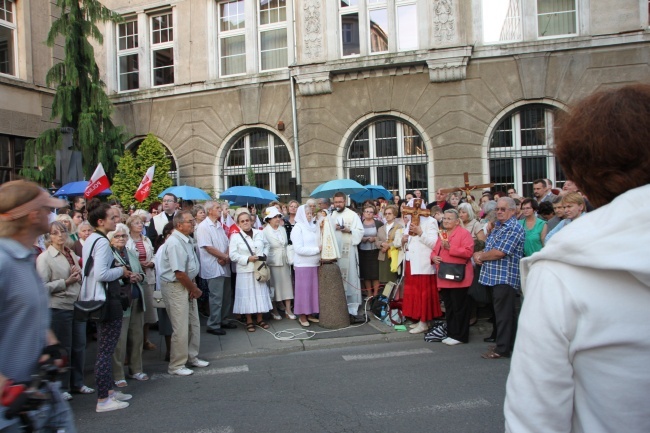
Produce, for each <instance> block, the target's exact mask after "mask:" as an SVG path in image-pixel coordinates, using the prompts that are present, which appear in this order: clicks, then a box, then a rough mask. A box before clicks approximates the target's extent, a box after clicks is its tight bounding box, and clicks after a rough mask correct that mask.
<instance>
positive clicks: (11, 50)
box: [0, 0, 16, 76]
mask: <svg viewBox="0 0 650 433" xmlns="http://www.w3.org/2000/svg"><path fill="white" fill-rule="evenodd" d="M0 74H7V75H14V76H15V75H16V13H15V8H14V2H13V1H12V0H0Z"/></svg>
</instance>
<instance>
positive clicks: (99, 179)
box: [84, 162, 111, 199]
mask: <svg viewBox="0 0 650 433" xmlns="http://www.w3.org/2000/svg"><path fill="white" fill-rule="evenodd" d="M110 186H111V184H110V183H109V182H108V177H107V176H106V172H105V171H104V167H103V166H102V163H101V162H100V163H99V165H98V166H97V168H96V169H95V172H94V173H93V175H92V176H91V177H90V182H88V186H87V187H86V191H84V197H86V198H87V199H89V198H93V197H94V196H96V195H97V194H99V193H100V192H102V191H104V190H105V189H108V188H110Z"/></svg>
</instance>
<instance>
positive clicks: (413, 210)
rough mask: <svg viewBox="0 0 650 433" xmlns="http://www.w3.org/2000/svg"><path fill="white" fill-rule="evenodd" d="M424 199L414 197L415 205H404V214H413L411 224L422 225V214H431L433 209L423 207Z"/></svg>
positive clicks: (426, 215)
mask: <svg viewBox="0 0 650 433" xmlns="http://www.w3.org/2000/svg"><path fill="white" fill-rule="evenodd" d="M420 206H422V199H421V198H415V199H413V207H408V206H404V208H403V209H402V214H406V215H411V225H412V226H420V216H425V217H428V216H431V211H430V210H429V209H421V208H420Z"/></svg>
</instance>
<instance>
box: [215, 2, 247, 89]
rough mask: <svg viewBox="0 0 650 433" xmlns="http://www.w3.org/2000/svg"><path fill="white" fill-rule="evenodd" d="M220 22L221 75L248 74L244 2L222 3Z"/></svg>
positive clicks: (219, 11)
mask: <svg viewBox="0 0 650 433" xmlns="http://www.w3.org/2000/svg"><path fill="white" fill-rule="evenodd" d="M218 14H219V16H218V20H219V26H218V28H219V33H218V34H219V74H220V75H221V76H222V77H225V76H228V75H238V74H245V73H246V34H245V32H246V22H245V14H244V0H235V1H227V2H221V3H219V5H218Z"/></svg>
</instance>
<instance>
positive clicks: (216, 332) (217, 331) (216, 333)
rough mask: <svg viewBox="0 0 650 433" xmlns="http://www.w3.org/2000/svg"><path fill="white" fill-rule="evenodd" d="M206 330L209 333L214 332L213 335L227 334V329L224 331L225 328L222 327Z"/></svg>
mask: <svg viewBox="0 0 650 433" xmlns="http://www.w3.org/2000/svg"><path fill="white" fill-rule="evenodd" d="M205 332H207V333H208V334H212V335H226V331H224V330H223V329H221V328H218V329H208V330H207V331H205Z"/></svg>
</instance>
